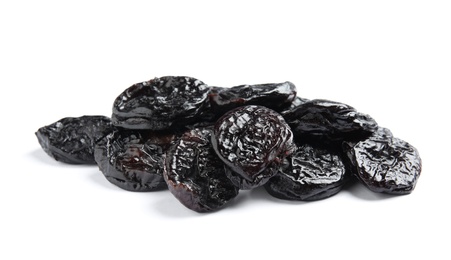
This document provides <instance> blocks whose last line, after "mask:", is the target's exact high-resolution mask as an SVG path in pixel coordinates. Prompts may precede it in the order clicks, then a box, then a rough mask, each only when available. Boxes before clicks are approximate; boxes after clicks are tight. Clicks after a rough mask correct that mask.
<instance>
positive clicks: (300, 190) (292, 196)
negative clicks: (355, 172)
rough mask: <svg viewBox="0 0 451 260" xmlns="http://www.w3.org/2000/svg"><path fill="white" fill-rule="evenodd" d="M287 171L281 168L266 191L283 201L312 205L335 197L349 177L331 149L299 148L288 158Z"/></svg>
mask: <svg viewBox="0 0 451 260" xmlns="http://www.w3.org/2000/svg"><path fill="white" fill-rule="evenodd" d="M287 159H288V161H289V165H288V167H281V168H280V171H279V173H278V174H277V175H276V176H274V177H272V178H271V179H270V180H269V181H268V182H267V183H266V184H265V189H266V190H267V191H268V193H269V194H271V195H272V196H274V197H276V198H279V199H284V200H299V201H314V200H320V199H325V198H328V197H330V196H332V195H335V194H336V193H338V192H339V191H340V190H341V189H342V187H343V185H344V184H345V183H346V181H347V180H349V178H348V174H347V171H346V167H345V164H344V163H343V161H342V159H341V156H340V155H339V154H338V153H337V152H335V151H333V150H330V149H325V148H322V147H321V148H319V147H313V146H311V145H308V144H303V145H299V146H298V147H297V150H296V152H295V153H293V154H292V155H291V156H289V157H288V158H287Z"/></svg>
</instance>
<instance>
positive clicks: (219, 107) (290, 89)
mask: <svg viewBox="0 0 451 260" xmlns="http://www.w3.org/2000/svg"><path fill="white" fill-rule="evenodd" d="M295 97H296V86H295V85H294V84H293V83H291V82H289V81H286V82H283V83H268V84H258V85H240V86H235V87H231V88H220V87H214V88H213V90H212V92H211V94H210V102H211V106H212V109H213V111H214V112H215V114H216V115H219V116H220V115H223V114H224V113H226V112H228V111H230V110H232V109H234V108H237V107H241V106H247V105H261V106H265V107H268V108H271V109H273V110H279V109H281V108H284V107H287V106H289V105H290V104H291V102H292V101H293V100H294V99H295Z"/></svg>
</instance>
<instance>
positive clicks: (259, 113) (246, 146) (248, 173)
mask: <svg viewBox="0 0 451 260" xmlns="http://www.w3.org/2000/svg"><path fill="white" fill-rule="evenodd" d="M212 140H213V147H214V149H215V151H216V153H217V154H218V156H219V157H220V158H221V160H223V161H224V162H225V164H226V165H227V166H228V167H230V169H231V170H233V171H234V172H236V173H237V174H239V175H240V176H241V177H242V178H244V179H246V180H247V181H248V184H249V185H247V186H248V188H253V187H257V186H261V185H263V184H264V183H265V182H266V181H267V180H268V179H269V178H270V177H271V176H273V175H274V174H275V173H276V171H274V174H270V175H269V176H267V175H266V174H267V173H268V172H269V173H271V172H272V171H266V172H265V170H266V169H267V168H268V167H269V166H270V165H272V164H274V165H277V164H280V163H281V162H282V161H283V159H284V158H285V157H286V156H288V155H289V154H291V153H292V152H293V151H294V150H295V145H294V143H293V133H292V132H291V130H290V127H289V126H288V125H287V124H286V122H285V120H284V119H283V118H282V116H281V115H280V114H278V113H277V112H275V111H274V110H271V109H269V108H266V107H263V106H255V105H251V106H243V107H239V108H236V109H234V110H231V111H229V112H228V113H226V114H225V115H224V116H223V117H221V118H220V119H219V120H218V121H217V122H216V124H215V126H214V135H213V139H212Z"/></svg>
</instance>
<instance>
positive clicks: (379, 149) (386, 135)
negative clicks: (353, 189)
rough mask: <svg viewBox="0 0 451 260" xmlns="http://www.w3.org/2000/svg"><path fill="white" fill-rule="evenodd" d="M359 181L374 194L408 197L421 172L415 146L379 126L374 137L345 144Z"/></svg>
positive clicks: (419, 159)
mask: <svg viewBox="0 0 451 260" xmlns="http://www.w3.org/2000/svg"><path fill="white" fill-rule="evenodd" d="M343 147H344V150H345V152H346V154H347V155H348V157H349V160H350V161H351V164H352V166H353V167H355V169H354V172H355V174H356V176H357V177H358V179H359V180H360V181H361V182H362V183H364V184H365V185H366V186H367V187H368V188H369V189H370V190H372V191H374V192H382V193H388V194H408V193H411V192H412V190H413V189H414V188H415V185H416V182H417V180H418V178H419V177H420V173H421V158H420V155H419V153H418V151H417V149H416V148H415V147H413V146H412V145H410V144H409V143H407V142H405V141H403V140H401V139H399V138H396V137H393V136H392V134H391V132H390V131H389V130H388V129H385V128H382V127H379V129H378V130H377V131H375V132H374V133H373V134H372V135H371V136H370V137H368V138H367V139H365V140H362V141H359V142H357V143H352V142H348V143H345V144H344V145H343Z"/></svg>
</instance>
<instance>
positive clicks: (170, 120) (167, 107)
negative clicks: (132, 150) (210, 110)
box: [112, 76, 211, 130]
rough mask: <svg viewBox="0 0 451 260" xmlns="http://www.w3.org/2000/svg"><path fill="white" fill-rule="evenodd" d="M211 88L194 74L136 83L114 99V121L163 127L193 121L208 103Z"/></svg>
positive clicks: (131, 126)
mask: <svg viewBox="0 0 451 260" xmlns="http://www.w3.org/2000/svg"><path fill="white" fill-rule="evenodd" d="M210 90H211V88H210V87H208V86H207V85H206V84H204V83H203V82H202V81H200V80H198V79H195V78H191V77H172V76H168V77H161V78H154V79H152V80H149V81H145V82H141V83H137V84H134V85H133V86H131V87H129V88H128V89H126V90H125V91H124V92H122V93H121V94H120V95H119V96H118V97H117V98H116V100H115V101H114V104H113V115H112V121H113V124H114V125H115V126H119V127H124V128H127V129H149V130H164V129H170V128H177V127H178V126H180V125H185V124H189V123H192V122H194V121H196V120H197V118H199V117H200V116H201V115H202V113H203V109H204V108H205V107H208V106H209V100H208V94H209V93H210Z"/></svg>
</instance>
